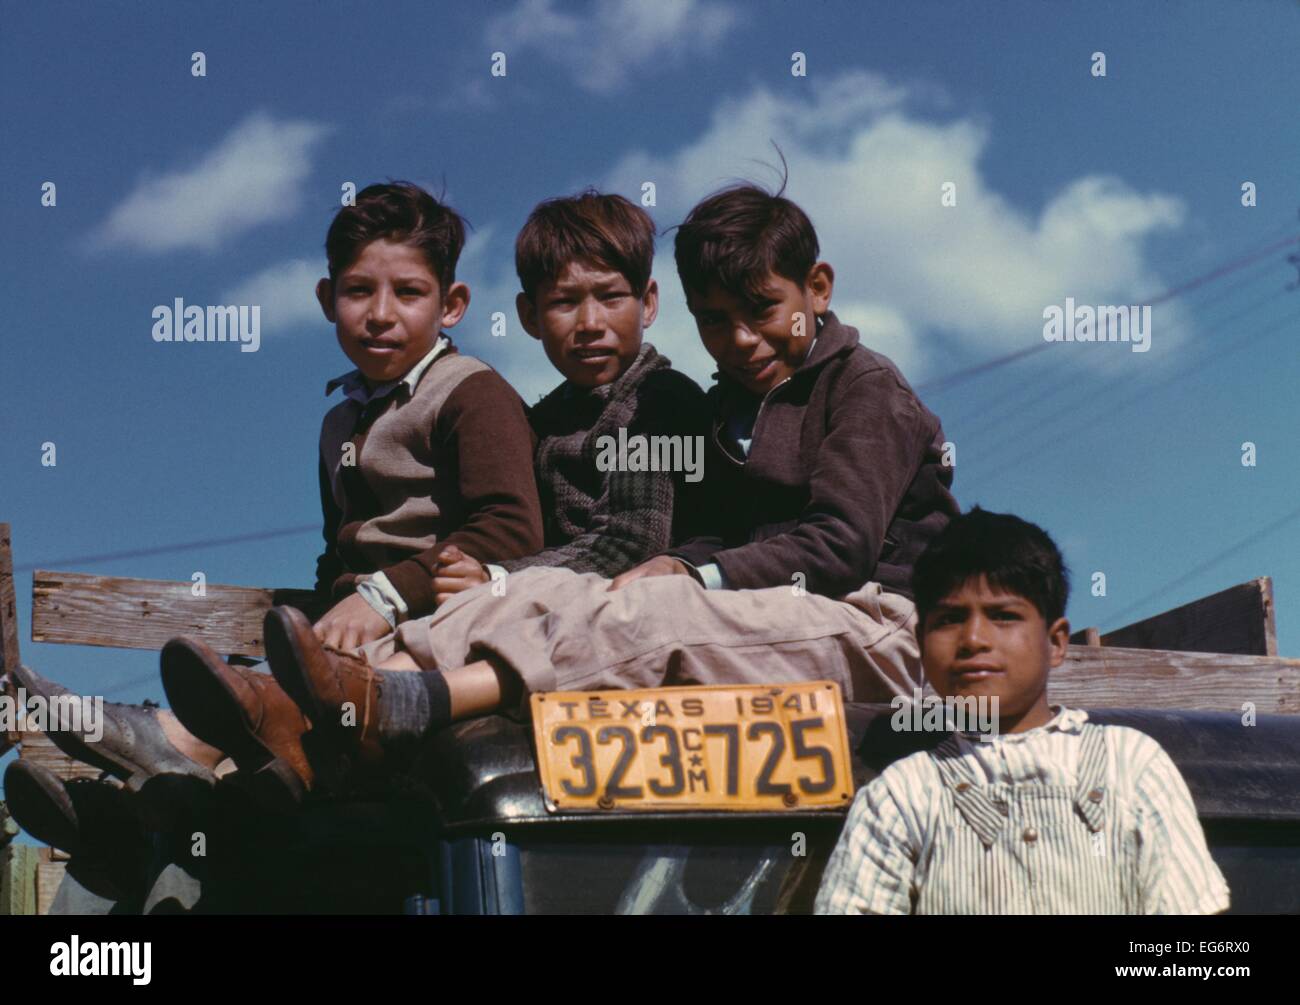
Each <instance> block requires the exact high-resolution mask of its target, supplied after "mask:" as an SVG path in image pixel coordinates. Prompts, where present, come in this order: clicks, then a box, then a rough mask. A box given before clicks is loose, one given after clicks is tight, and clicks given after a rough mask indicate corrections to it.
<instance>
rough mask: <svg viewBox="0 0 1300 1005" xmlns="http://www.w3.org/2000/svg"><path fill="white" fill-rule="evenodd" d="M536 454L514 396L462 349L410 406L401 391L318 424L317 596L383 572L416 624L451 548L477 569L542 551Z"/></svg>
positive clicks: (434, 368) (336, 593)
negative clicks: (320, 537)
mask: <svg viewBox="0 0 1300 1005" xmlns="http://www.w3.org/2000/svg"><path fill="white" fill-rule="evenodd" d="M535 443H536V440H535V438H534V435H533V432H532V430H531V429H530V428H529V425H528V419H527V418H526V416H525V414H524V405H523V402H522V401H521V400H520V398H519V395H518V394H517V393H516V392H515V390H514V389H513V388H512V387H511V386H510V385H509V384H507V383H506V381H505V380H504V379H503V378H502V377H501V376H500V375H499V374H497V372H496V371H495V370H493V369H492V368H491V367H489V366H488V365H487V364H486V363H484V362H482V361H480V360H477V359H475V358H473V357H472V356H464V355H462V354H460V353H459V352H457V351H456V348H455V346H449V347H448V348H447V350H446V351H444V352H443V353H442V354H441V355H439V356H438V357H437V358H436V359H434V361H433V362H432V363H431V364H430V365H429V367H428V369H427V370H425V372H424V373H423V374H422V375H421V376H420V380H419V383H418V384H417V385H416V388H415V391H414V393H413V394H412V393H410V392H409V391H408V389H407V388H406V386H405V385H402V386H399V387H398V388H397V389H396V390H394V391H393V392H391V393H390V394H388V395H386V396H384V397H381V398H378V399H376V400H373V401H371V402H370V403H369V404H368V405H366V406H364V407H363V406H362V405H361V404H360V403H359V402H357V401H354V400H352V399H351V398H348V399H345V400H344V401H342V402H340V403H339V404H338V405H336V406H335V407H334V408H332V409H331V410H330V411H329V412H328V413H327V414H326V416H325V420H324V422H323V423H322V424H321V437H320V486H321V509H322V511H323V513H324V517H325V526H324V537H325V551H324V553H323V554H322V555H321V556H320V558H319V559H318V560H317V563H316V590H317V592H318V593H320V594H322V595H324V594H328V597H329V601H330V602H331V603H333V602H337V601H338V600H340V599H342V598H343V597H344V596H346V595H347V594H348V593H351V592H352V591H353V590H354V589H355V588H356V580H357V578H358V577H359V576H363V575H367V574H370V573H375V572H381V571H382V572H383V573H384V574H385V575H387V577H388V579H389V581H390V582H391V583H392V584H393V587H394V588H395V589H396V590H397V592H398V593H400V594H401V595H402V599H403V600H404V601H405V602H406V605H407V607H408V608H409V616H410V617H413V618H414V617H420V616H422V615H424V614H428V613H429V612H430V611H432V610H433V608H434V592H433V577H434V573H435V572H436V571H437V556H438V553H439V552H440V551H442V549H443V548H445V547H447V546H448V545H452V544H454V545H456V546H458V547H459V548H460V549H461V550H462V551H464V552H465V553H466V554H467V555H472V556H473V557H474V558H476V559H478V560H479V561H481V562H499V561H502V560H505V559H511V558H518V557H520V556H522V555H530V554H532V553H533V552H535V551H538V550H539V549H540V548H541V547H542V517H541V506H540V504H539V503H538V498H537V485H536V483H535V481H534V480H533V449H534V446H535ZM349 444H350V445H351V449H349ZM349 460H351V461H352V462H353V463H351V464H349V463H347V462H348V461H349Z"/></svg>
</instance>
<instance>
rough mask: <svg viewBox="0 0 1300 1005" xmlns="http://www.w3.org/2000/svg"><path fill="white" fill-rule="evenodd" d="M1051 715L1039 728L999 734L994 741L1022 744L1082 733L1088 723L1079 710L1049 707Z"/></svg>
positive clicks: (969, 737) (976, 736) (972, 738)
mask: <svg viewBox="0 0 1300 1005" xmlns="http://www.w3.org/2000/svg"><path fill="white" fill-rule="evenodd" d="M1048 708H1049V709H1051V711H1052V713H1053V715H1052V718H1051V719H1049V720H1048V721H1047V722H1045V723H1043V724H1042V725H1041V726H1035V727H1034V728H1033V729H1027V730H1025V731H1024V732H1023V733H1000V734H998V735H997V736H995V737H992V739H994V740H1000V741H1001V742H1003V743H1024V742H1025V741H1026V740H1028V739H1029V738H1030V737H1033V736H1042V735H1043V734H1045V733H1082V732H1083V724H1084V723H1085V722H1087V721H1088V713H1087V712H1086V711H1084V710H1083V709H1081V708H1066V707H1065V706H1064V705H1049V706H1048ZM966 739H968V740H979V739H982V737H980V736H979V735H978V734H975V735H972V736H967V737H966Z"/></svg>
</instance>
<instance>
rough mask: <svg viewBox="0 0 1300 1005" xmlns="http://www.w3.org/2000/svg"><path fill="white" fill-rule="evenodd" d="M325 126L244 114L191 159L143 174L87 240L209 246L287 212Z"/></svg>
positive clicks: (144, 246) (108, 244) (169, 247)
mask: <svg viewBox="0 0 1300 1005" xmlns="http://www.w3.org/2000/svg"><path fill="white" fill-rule="evenodd" d="M328 132H329V127H326V126H323V125H320V124H317V123H313V122H306V121H301V120H277V119H275V118H273V117H272V116H270V115H267V114H265V113H260V112H259V113H255V114H253V115H250V116H249V117H248V118H247V119H245V120H244V121H243V122H242V123H240V124H239V125H238V126H236V127H235V128H234V129H232V130H231V131H230V132H229V133H228V134H227V135H226V136H225V138H224V139H222V140H221V142H220V143H218V144H217V146H216V147H215V148H214V149H213V150H212V151H210V152H209V153H208V154H206V155H204V156H203V157H202V159H200V160H199V161H198V163H196V164H193V165H191V166H190V167H187V168H182V169H179V170H175V171H172V172H170V173H167V174H162V175H157V176H154V177H145V178H143V179H142V180H141V181H140V182H139V183H138V184H137V185H136V187H135V189H134V190H132V192H131V193H130V194H129V195H128V196H127V197H126V199H125V200H123V201H122V202H121V203H120V204H119V205H118V206H117V207H115V208H114V209H113V211H112V212H111V213H110V214H109V216H108V219H107V220H105V221H104V223H103V224H102V225H101V226H100V227H99V229H98V230H97V231H96V232H95V234H94V235H93V237H92V242H91V243H92V246H93V247H97V248H114V247H125V248H134V249H138V250H141V251H149V252H164V251H174V250H177V249H182V248H198V249H200V250H203V251H212V250H215V249H217V248H219V247H221V246H222V244H224V243H225V242H226V241H228V240H230V239H231V238H234V237H236V236H238V235H240V234H242V233H244V232H246V231H248V230H251V229H253V228H254V227H257V226H259V225H261V224H264V223H268V222H271V221H274V220H283V219H285V218H287V217H289V216H291V215H292V214H293V213H294V211H295V210H297V208H298V206H299V204H300V203H301V197H302V193H301V189H302V185H303V182H304V180H305V179H306V178H307V175H308V173H309V172H310V170H311V160H310V154H311V151H312V147H313V146H314V145H315V144H316V143H317V142H318V141H319V140H320V139H321V138H322V137H324V136H325V135H326V133H328Z"/></svg>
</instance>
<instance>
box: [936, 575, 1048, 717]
mask: <svg viewBox="0 0 1300 1005" xmlns="http://www.w3.org/2000/svg"><path fill="white" fill-rule="evenodd" d="M920 628H921V629H922V631H921V632H920V633H919V634H920V642H921V662H922V663H923V664H924V666H925V676H926V678H927V679H928V680H929V681H930V685H931V686H932V687H933V688H934V689H935V691H937V692H938V693H939V694H940V695H941V696H943V697H945V698H946V697H949V696H954V697H961V698H964V697H976V698H978V697H986V698H993V697H996V698H997V699H998V705H997V715H998V718H999V730H1000V731H1001V732H1003V733H1020V732H1024V731H1025V730H1027V729H1033V728H1034V727H1036V726H1041V725H1043V724H1044V723H1047V722H1049V721H1050V720H1051V718H1052V714H1051V710H1050V709H1049V708H1048V705H1047V672H1048V669H1049V668H1050V667H1055V666H1060V665H1061V662H1062V660H1064V659H1065V653H1066V648H1067V647H1068V645H1069V641H1070V623H1069V622H1068V621H1066V619H1065V618H1058V619H1057V620H1056V621H1055V622H1054V623H1053V624H1051V625H1048V624H1047V623H1046V622H1045V621H1044V620H1043V616H1042V615H1041V614H1039V612H1038V608H1036V607H1035V606H1034V605H1033V604H1032V603H1031V602H1030V601H1028V600H1026V599H1025V598H1024V597H1022V596H1020V595H1019V594H1016V593H1008V592H1006V591H1004V590H998V589H994V588H993V587H991V586H990V585H989V583H988V580H987V579H986V578H985V577H984V576H979V577H978V578H973V579H970V580H968V581H967V582H966V583H965V584H963V585H962V587H961V589H959V590H957V591H955V592H954V593H951V594H949V595H948V596H946V597H944V598H943V600H942V602H940V603H939V604H938V605H937V606H936V607H935V608H934V610H932V611H930V612H929V614H928V615H927V616H926V619H925V624H924V625H921V626H920Z"/></svg>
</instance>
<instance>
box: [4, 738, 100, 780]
mask: <svg viewBox="0 0 1300 1005" xmlns="http://www.w3.org/2000/svg"><path fill="white" fill-rule="evenodd" d="M18 756H19V757H21V758H22V759H23V760H24V761H30V762H31V763H33V764H39V765H40V766H41V767H43V768H48V769H49V770H50V771H52V772H54V773H55V774H56V775H58V776H59V777H60V778H62V779H63V780H64V781H70V780H72V779H73V778H98V777H99V776H100V770H99V769H98V768H96V767H94V766H92V765H89V764H83V763H82V762H81V761H76V760H73V759H72V758H71V757H69V756H68V755H67V754H65V753H64V752H63V751H61V750H60V749H59V748H58V747H56V746H55V745H54V743H53V741H51V740H50V738H49V737H48V736H46V735H45V734H44V733H43V732H41V731H40V730H36V729H29V730H26V731H25V732H24V733H23V734H22V740H21V743H20V744H19V747H18Z"/></svg>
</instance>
